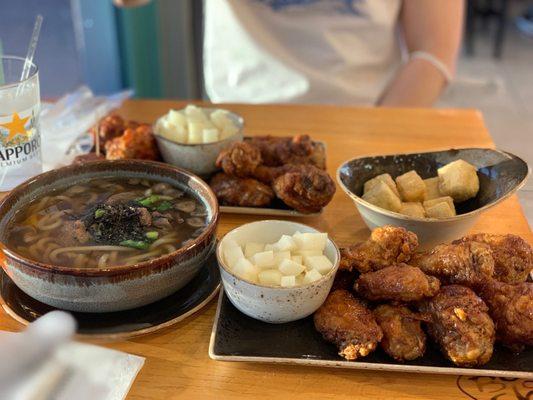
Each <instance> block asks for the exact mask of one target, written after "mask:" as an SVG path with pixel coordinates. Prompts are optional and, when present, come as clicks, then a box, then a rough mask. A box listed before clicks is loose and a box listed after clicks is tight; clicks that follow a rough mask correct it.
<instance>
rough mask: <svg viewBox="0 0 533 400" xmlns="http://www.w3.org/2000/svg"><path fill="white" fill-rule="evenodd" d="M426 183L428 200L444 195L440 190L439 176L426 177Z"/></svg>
mask: <svg viewBox="0 0 533 400" xmlns="http://www.w3.org/2000/svg"><path fill="white" fill-rule="evenodd" d="M424 184H425V185H426V200H432V199H436V198H438V197H442V194H440V190H439V177H438V176H436V177H434V178H429V179H424Z"/></svg>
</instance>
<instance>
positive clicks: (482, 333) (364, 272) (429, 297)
mask: <svg viewBox="0 0 533 400" xmlns="http://www.w3.org/2000/svg"><path fill="white" fill-rule="evenodd" d="M417 247H418V238H417V237H416V235H415V234H414V233H412V232H409V231H407V230H405V229H403V228H397V227H393V226H384V227H380V228H377V229H375V230H374V231H373V232H372V234H371V237H370V239H369V240H367V241H366V242H363V243H358V244H355V245H352V246H350V247H347V248H344V249H342V250H341V255H342V259H341V265H340V267H339V272H338V273H337V276H336V278H335V282H334V285H333V289H332V291H331V293H330V294H329V296H328V298H327V299H326V301H325V303H324V304H323V305H322V307H321V308H319V309H318V310H317V311H316V313H315V315H314V323H315V327H316V329H317V330H318V332H320V333H321V334H322V336H323V337H324V339H325V340H327V341H329V342H331V343H333V344H335V345H336V346H337V347H338V349H339V354H340V355H341V356H342V357H344V358H346V359H347V360H356V359H359V358H361V357H364V356H366V355H368V354H369V353H371V352H372V351H374V350H375V349H376V347H377V345H378V343H379V344H380V345H381V347H382V349H383V350H384V351H385V352H386V353H387V354H388V355H389V356H391V357H392V358H394V359H395V360H397V361H406V360H413V359H416V358H419V357H422V356H423V355H424V351H425V348H426V333H427V335H429V337H430V338H431V339H432V340H433V341H434V342H435V343H436V344H437V345H438V346H439V348H440V349H441V351H442V353H443V354H444V355H445V356H446V357H447V358H448V359H449V360H451V361H452V362H453V363H454V364H456V365H458V366H463V367H472V366H480V365H483V364H485V363H487V362H488V361H489V360H490V358H491V356H492V352H493V348H494V343H495V342H499V343H501V344H502V345H504V346H506V347H508V348H509V349H510V350H511V351H514V352H519V351H522V350H523V349H524V348H525V347H526V346H532V345H533V283H532V282H527V279H528V276H529V274H530V272H531V270H532V268H533V250H532V248H531V246H530V245H529V244H528V243H527V242H525V241H524V240H523V239H522V238H520V237H518V236H515V235H495V234H487V233H481V234H474V235H469V236H466V237H463V238H461V239H459V240H456V241H454V242H452V243H450V244H442V245H439V246H437V247H435V248H434V249H432V250H431V251H426V252H417Z"/></svg>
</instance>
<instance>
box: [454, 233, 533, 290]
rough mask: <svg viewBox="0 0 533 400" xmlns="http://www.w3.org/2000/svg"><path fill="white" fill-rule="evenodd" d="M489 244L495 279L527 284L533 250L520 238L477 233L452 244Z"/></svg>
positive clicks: (532, 264) (532, 266) (531, 266)
mask: <svg viewBox="0 0 533 400" xmlns="http://www.w3.org/2000/svg"><path fill="white" fill-rule="evenodd" d="M461 242H479V243H485V244H487V245H488V246H489V247H490V249H491V250H492V257H493V258H494V278H495V279H497V280H499V281H501V282H506V283H517V282H525V281H526V279H527V277H528V275H529V273H530V272H531V270H532V269H533V249H532V248H531V246H530V245H529V244H528V243H527V242H526V241H525V240H524V239H522V238H521V237H520V236H516V235H495V234H490V233H477V234H474V235H468V236H465V237H463V238H461V239H459V240H456V241H454V242H452V243H454V244H457V243H461Z"/></svg>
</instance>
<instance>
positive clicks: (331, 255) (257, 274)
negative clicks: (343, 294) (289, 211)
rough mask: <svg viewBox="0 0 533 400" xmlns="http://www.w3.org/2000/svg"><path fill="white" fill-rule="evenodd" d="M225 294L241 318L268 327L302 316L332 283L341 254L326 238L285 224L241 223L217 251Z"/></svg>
mask: <svg viewBox="0 0 533 400" xmlns="http://www.w3.org/2000/svg"><path fill="white" fill-rule="evenodd" d="M217 259H218V263H219V266H220V274H221V277H222V284H223V286H224V291H225V293H226V295H227V296H228V298H229V300H230V301H231V302H232V304H233V305H234V306H235V307H237V309H239V310H240V311H241V312H243V313H244V314H246V315H248V316H250V317H252V318H255V319H258V320H261V321H264V322H269V323H284V322H290V321H295V320H298V319H301V318H305V317H307V316H308V315H311V314H312V313H313V312H315V311H316V310H317V309H318V308H319V307H320V306H321V305H322V303H323V302H324V301H325V300H326V297H327V295H328V293H329V291H330V289H331V286H332V285H333V279H334V278H335V273H336V272H337V269H338V267H339V261H340V254H339V249H338V248H337V246H336V245H335V243H334V242H333V241H332V240H331V239H329V238H328V236H327V234H325V233H320V232H319V231H317V230H316V229H314V228H311V227H310V226H307V225H303V224H299V223H296V222H289V221H277V220H266V221H258V222H252V223H249V224H246V225H242V226H240V227H238V228H236V229H234V230H232V231H231V232H229V233H228V234H226V235H225V236H224V238H223V239H222V240H221V241H220V242H219V244H218V247H217Z"/></svg>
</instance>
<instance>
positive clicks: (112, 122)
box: [90, 114, 140, 150]
mask: <svg viewBox="0 0 533 400" xmlns="http://www.w3.org/2000/svg"><path fill="white" fill-rule="evenodd" d="M139 125H140V124H139V123H138V122H135V121H126V120H124V118H122V117H121V116H120V115H116V114H111V115H107V116H105V117H104V118H102V119H101V120H100V121H98V123H97V124H96V125H95V126H93V127H92V128H91V131H90V132H91V134H92V135H93V137H94V138H96V136H97V135H98V137H99V138H100V146H101V148H102V150H104V149H105V144H106V143H107V141H109V140H112V139H114V138H116V137H119V136H121V135H122V134H123V133H124V131H125V130H126V129H128V128H131V129H135V128H137V127H138V126H139Z"/></svg>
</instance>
